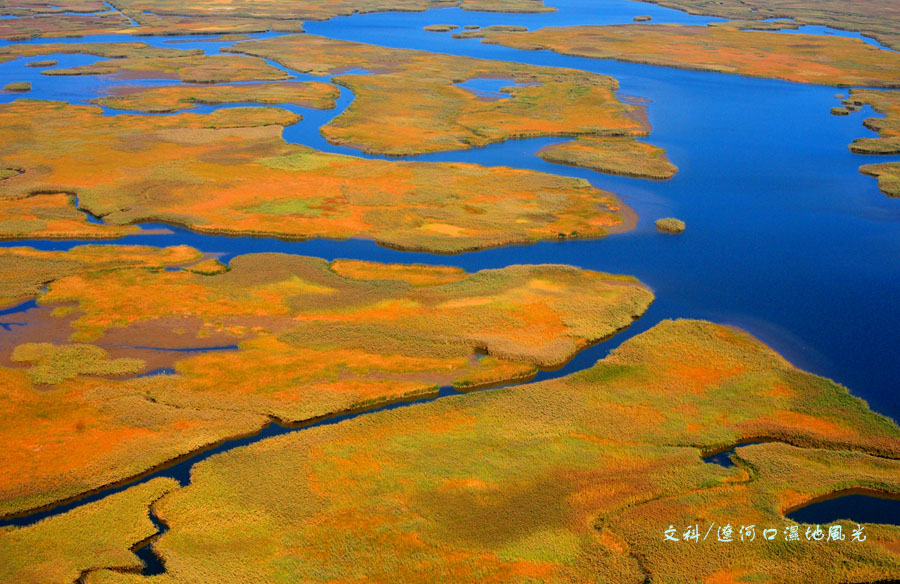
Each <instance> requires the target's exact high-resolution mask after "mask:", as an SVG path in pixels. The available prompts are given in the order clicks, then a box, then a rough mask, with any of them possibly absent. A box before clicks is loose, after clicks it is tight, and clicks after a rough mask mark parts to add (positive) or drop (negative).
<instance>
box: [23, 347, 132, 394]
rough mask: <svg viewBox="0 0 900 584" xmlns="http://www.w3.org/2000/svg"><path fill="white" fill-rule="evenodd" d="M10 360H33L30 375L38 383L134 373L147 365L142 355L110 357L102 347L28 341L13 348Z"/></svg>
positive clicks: (49, 383) (46, 383)
mask: <svg viewBox="0 0 900 584" xmlns="http://www.w3.org/2000/svg"><path fill="white" fill-rule="evenodd" d="M10 360H12V361H13V362H14V363H30V364H31V368H30V369H29V370H28V377H29V378H30V379H31V382H32V383H34V384H35V385H52V384H56V383H60V382H62V381H65V380H67V379H74V378H76V377H78V376H79V375H97V376H118V375H133V374H135V373H137V372H138V371H140V370H141V369H143V368H144V365H145V363H144V361H141V360H140V359H110V357H109V353H107V352H106V351H104V350H103V349H101V348H100V347H95V346H93V345H84V344H74V345H54V344H52V343H26V344H24V345H19V346H18V347H16V348H15V349H14V350H13V353H12V355H11V356H10Z"/></svg>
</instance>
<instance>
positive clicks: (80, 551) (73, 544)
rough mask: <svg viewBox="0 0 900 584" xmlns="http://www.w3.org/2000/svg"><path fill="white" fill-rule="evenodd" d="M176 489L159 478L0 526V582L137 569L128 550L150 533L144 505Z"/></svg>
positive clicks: (27, 583) (40, 581)
mask: <svg viewBox="0 0 900 584" xmlns="http://www.w3.org/2000/svg"><path fill="white" fill-rule="evenodd" d="M177 488H178V483H177V482H176V481H174V480H173V479H168V478H159V479H154V480H152V481H149V482H147V483H144V484H142V485H138V486H135V487H132V488H130V489H128V490H126V491H123V492H121V493H117V494H115V495H110V496H109V497H106V498H105V499H101V500H100V501H97V502H95V503H88V504H87V505H84V506H82V507H78V508H77V509H73V510H72V511H69V512H67V513H63V514H62V515H58V516H55V517H51V518H49V519H45V520H43V521H40V522H38V523H36V524H34V525H31V526H28V527H22V528H5V529H0V557H2V558H3V561H2V562H0V581H3V582H10V583H12V582H16V583H17V584H50V583H55V582H74V581H76V580H78V579H79V578H80V577H81V576H82V575H84V574H86V573H89V572H90V571H92V570H96V569H98V568H100V567H104V568H114V569H117V570H131V571H135V570H140V569H141V568H142V567H143V563H142V562H141V560H140V559H138V557H137V556H135V555H134V554H133V553H132V552H131V549H133V547H134V546H135V545H138V544H140V543H141V542H143V541H145V540H146V539H148V538H150V537H152V536H153V535H155V534H156V528H155V527H154V525H153V524H152V523H151V522H150V519H149V518H148V517H147V510H148V509H149V507H150V505H152V504H153V503H154V501H157V500H158V499H159V498H160V497H162V496H163V495H165V494H166V493H169V492H172V491H174V490H175V489H177Z"/></svg>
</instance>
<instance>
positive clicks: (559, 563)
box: [92, 321, 900, 584]
mask: <svg viewBox="0 0 900 584" xmlns="http://www.w3.org/2000/svg"><path fill="white" fill-rule="evenodd" d="M750 438H754V439H757V440H759V439H769V440H777V441H779V442H790V443H792V444H794V445H793V446H790V445H787V444H783V443H774V444H763V445H757V446H747V447H744V448H741V449H740V450H739V453H738V455H737V459H738V464H737V466H736V467H734V468H731V469H726V468H723V467H721V466H718V465H713V464H707V463H705V462H703V460H702V459H701V457H700V453H701V451H703V450H707V449H711V448H715V447H717V446H722V445H728V444H734V443H735V442H737V441H739V440H743V439H750ZM510 453H515V455H514V456H513V455H511V454H510ZM875 455H878V456H875ZM898 457H900V428H898V427H897V426H896V425H895V424H894V423H893V422H891V421H890V420H888V419H887V418H884V417H882V416H879V415H877V414H874V413H872V412H871V411H869V410H868V408H867V407H866V405H865V403H863V402H862V401H860V400H858V399H856V398H854V397H852V396H850V395H849V394H848V393H847V391H846V390H845V389H844V388H842V387H840V386H838V385H836V384H834V383H832V382H830V381H828V380H826V379H823V378H820V377H816V376H813V375H810V374H808V373H804V372H802V371H799V370H797V369H795V368H794V367H792V366H791V365H790V364H789V363H787V362H786V361H785V360H784V359H782V358H781V357H779V356H778V355H777V354H775V353H774V352H772V351H771V350H770V349H768V348H767V347H765V346H763V345H761V344H760V343H758V342H757V341H756V340H754V339H753V338H751V337H749V336H748V335H746V334H744V333H742V332H739V331H735V330H733V329H729V328H725V327H721V326H716V325H712V324H709V323H703V322H696V321H677V322H672V321H665V322H663V323H661V324H659V325H657V326H656V327H654V328H653V329H651V330H650V331H648V332H646V333H643V334H641V335H639V336H637V337H635V338H633V339H630V340H629V341H627V342H625V343H624V344H623V345H622V346H621V347H620V348H619V349H617V350H615V351H613V353H612V354H611V355H610V356H609V357H607V358H606V359H604V360H602V361H600V362H598V363H597V364H596V365H595V366H594V367H592V368H590V369H588V370H586V371H582V372H579V373H575V374H572V375H569V376H567V377H564V378H561V379H557V380H552V381H546V382H542V383H537V384H532V385H527V386H522V387H518V388H513V389H502V390H495V391H491V392H481V393H475V394H471V395H467V396H465V397H456V398H446V399H442V400H438V401H436V402H432V403H428V404H422V405H417V406H415V407H411V408H401V409H396V410H390V411H385V412H379V413H378V414H373V415H369V416H363V417H360V418H357V419H354V420H350V421H347V422H343V423H341V424H337V425H333V426H325V427H318V428H313V429H309V430H304V431H302V432H298V433H294V434H289V435H285V436H280V437H277V438H272V439H268V440H265V441H261V442H259V443H256V444H254V445H251V446H249V447H246V448H240V449H235V450H231V451H229V452H226V453H223V454H221V455H218V456H215V457H213V458H211V459H209V460H206V461H204V462H202V463H199V464H198V465H197V466H195V467H194V469H193V473H192V482H191V485H190V486H188V487H186V488H184V489H180V490H178V491H175V492H173V493H172V494H170V495H168V496H166V497H165V498H163V499H162V500H161V501H160V502H159V503H158V504H157V505H156V506H155V509H156V510H157V512H158V514H159V516H160V517H161V518H162V519H163V520H165V521H166V522H167V523H168V525H169V526H170V530H169V531H168V532H167V533H166V534H164V535H163V536H162V537H161V538H160V539H159V540H158V541H157V542H156V544H155V549H156V550H157V551H158V552H159V553H161V555H162V556H163V558H164V559H165V563H166V568H167V574H166V575H165V576H163V577H157V578H155V579H154V581H155V582H176V581H177V582H181V581H204V582H222V583H229V582H241V583H243V582H247V581H252V580H259V581H277V580H284V581H293V582H298V581H302V582H332V583H335V582H358V581H361V580H366V581H385V582H387V581H391V582H407V583H411V584H415V583H417V582H436V581H441V582H472V581H474V580H478V581H491V582H524V581H534V582H548V583H563V582H566V583H572V582H610V583H616V584H623V583H624V584H630V583H635V584H639V583H641V582H645V581H648V580H649V581H653V582H666V583H673V584H688V583H694V582H716V581H725V582H727V581H743V582H756V581H766V582H785V583H786V582H796V581H803V582H812V581H816V582H823V583H827V584H837V583H843V582H848V581H849V582H863V581H877V580H889V579H891V578H897V577H900V563H898V561H897V558H898V556H897V553H898V551H897V549H896V542H897V541H900V528H898V527H891V526H874V525H870V526H867V530H866V532H867V535H868V540H867V541H866V542H865V544H864V545H852V544H849V543H847V542H844V543H843V544H835V543H826V542H807V541H802V540H801V541H800V542H797V543H796V544H795V545H791V544H788V543H785V542H783V535H782V529H783V528H785V527H786V526H787V525H788V524H791V523H792V522H790V521H788V520H786V519H785V518H784V516H783V515H782V511H783V510H785V509H787V508H790V507H793V506H796V505H797V504H800V503H802V502H804V501H809V500H811V499H813V498H815V497H817V496H819V495H822V494H824V493H829V492H833V491H835V490H840V489H843V488H847V487H849V486H854V485H868V486H870V487H871V488H878V489H882V490H884V491H889V492H892V493H900V480H898V477H900V461H898V460H897V458H898ZM712 522H715V525H717V526H718V525H724V524H725V523H729V524H731V525H734V526H735V533H737V528H738V527H739V526H740V525H749V524H753V525H756V529H757V531H756V534H757V535H756V540H757V541H756V542H755V543H752V544H751V543H747V542H745V543H743V544H731V545H727V544H722V543H718V542H716V541H715V531H714V532H713V536H712V538H711V540H710V541H706V542H700V543H696V544H694V543H685V542H679V543H675V544H671V545H670V544H668V543H665V542H663V531H664V530H665V529H666V527H667V526H669V525H670V524H671V525H674V526H676V528H677V533H678V536H679V537H680V536H681V533H682V532H683V530H684V528H685V527H686V526H687V525H693V524H695V523H697V524H700V525H701V526H702V527H703V528H706V527H707V526H709V525H710V524H711V523H712ZM843 526H844V528H845V530H848V532H849V527H850V526H849V524H847V523H844V524H843ZM768 527H775V528H777V529H778V539H779V541H778V542H763V541H762V539H761V538H762V535H761V532H762V529H763V528H768ZM702 534H703V532H701V537H702ZM801 534H802V528H801ZM735 537H737V535H736V536H735ZM801 537H802V535H801ZM198 541H202V542H203V544H202V545H198V543H197V542H198ZM698 555H700V556H699V557H702V558H703V561H702V562H697V561H696V558H697V557H698ZM836 567H837V568H836ZM729 579H730V580H729ZM92 581H93V582H104V583H111V582H130V583H133V582H143V581H145V580H144V579H142V578H140V577H137V576H130V575H120V574H116V573H113V572H105V573H97V574H96V579H95V580H92Z"/></svg>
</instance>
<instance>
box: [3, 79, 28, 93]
mask: <svg viewBox="0 0 900 584" xmlns="http://www.w3.org/2000/svg"><path fill="white" fill-rule="evenodd" d="M3 91H15V92H19V93H25V92H26V91H31V83H29V82H27V81H14V82H13V83H7V84H6V87H4V88H3Z"/></svg>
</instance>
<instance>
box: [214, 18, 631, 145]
mask: <svg viewBox="0 0 900 584" xmlns="http://www.w3.org/2000/svg"><path fill="white" fill-rule="evenodd" d="M489 28H492V27H489ZM485 30H487V29H485ZM477 32H481V31H477ZM516 34H518V33H516ZM228 50H229V51H230V52H235V53H240V54H247V55H251V56H255V57H262V58H265V59H273V60H275V61H277V62H279V63H282V64H284V65H286V66H288V67H290V68H292V69H295V70H297V71H300V72H303V73H312V74H318V75H321V74H327V73H339V72H341V71H345V70H348V69H366V70H368V71H369V72H371V73H372V74H370V75H342V76H340V77H337V78H335V82H336V83H339V84H340V85H343V86H345V87H348V88H349V89H351V90H352V91H353V93H354V94H355V95H356V99H355V100H354V102H353V103H352V104H351V105H350V107H349V108H348V109H347V111H345V112H344V113H343V114H341V115H340V116H338V117H337V118H336V119H335V120H333V121H331V122H330V123H329V124H328V125H326V126H323V127H322V129H321V131H322V134H323V135H324V136H325V137H326V138H327V139H328V140H329V141H330V142H332V143H335V144H342V145H347V146H352V147H355V148H360V149H362V150H364V151H366V152H372V153H379V154H389V155H397V156H405V155H412V154H424V153H429V152H442V151H448V150H458V149H464V148H473V147H479V146H485V145H487V144H490V143H493V142H500V141H503V140H508V139H512V138H525V137H537V136H554V135H555V136H574V135H585V134H589V135H602V136H643V135H646V134H647V133H648V132H649V125H648V124H646V122H645V121H643V120H642V119H640V114H641V113H642V111H643V110H642V108H639V107H637V106H632V105H628V104H625V103H622V102H621V101H619V100H618V99H617V98H616V96H615V93H614V92H615V90H616V89H617V87H618V84H617V83H616V81H615V79H613V78H611V77H607V76H605V75H597V74H593V73H586V72H582V71H576V70H574V69H561V68H554V67H537V66H533V65H523V64H517V63H509V62H501V61H487V60H483V59H473V58H469V57H457V56H451V55H440V54H434V53H426V52H423V51H412V50H403V49H389V48H384V47H379V46H375V45H368V44H363V43H355V42H347V41H340V40H333V39H328V38H324V37H317V36H313V35H290V36H285V37H279V38H272V39H265V40H259V41H248V42H244V43H238V44H237V45H235V46H234V47H232V48H231V49H228ZM480 78H489V79H509V80H510V88H509V93H510V96H511V98H510V99H503V100H494V101H486V100H483V99H480V98H479V97H478V96H476V95H475V94H473V93H472V92H470V91H468V90H466V89H464V88H462V87H458V86H457V85H456V84H457V83H461V82H463V81H466V80H470V79H480ZM517 83H519V84H522V85H524V86H520V87H516V86H515V85H516V84H517ZM410 111H415V112H416V115H415V116H410V115H408V112H410Z"/></svg>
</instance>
